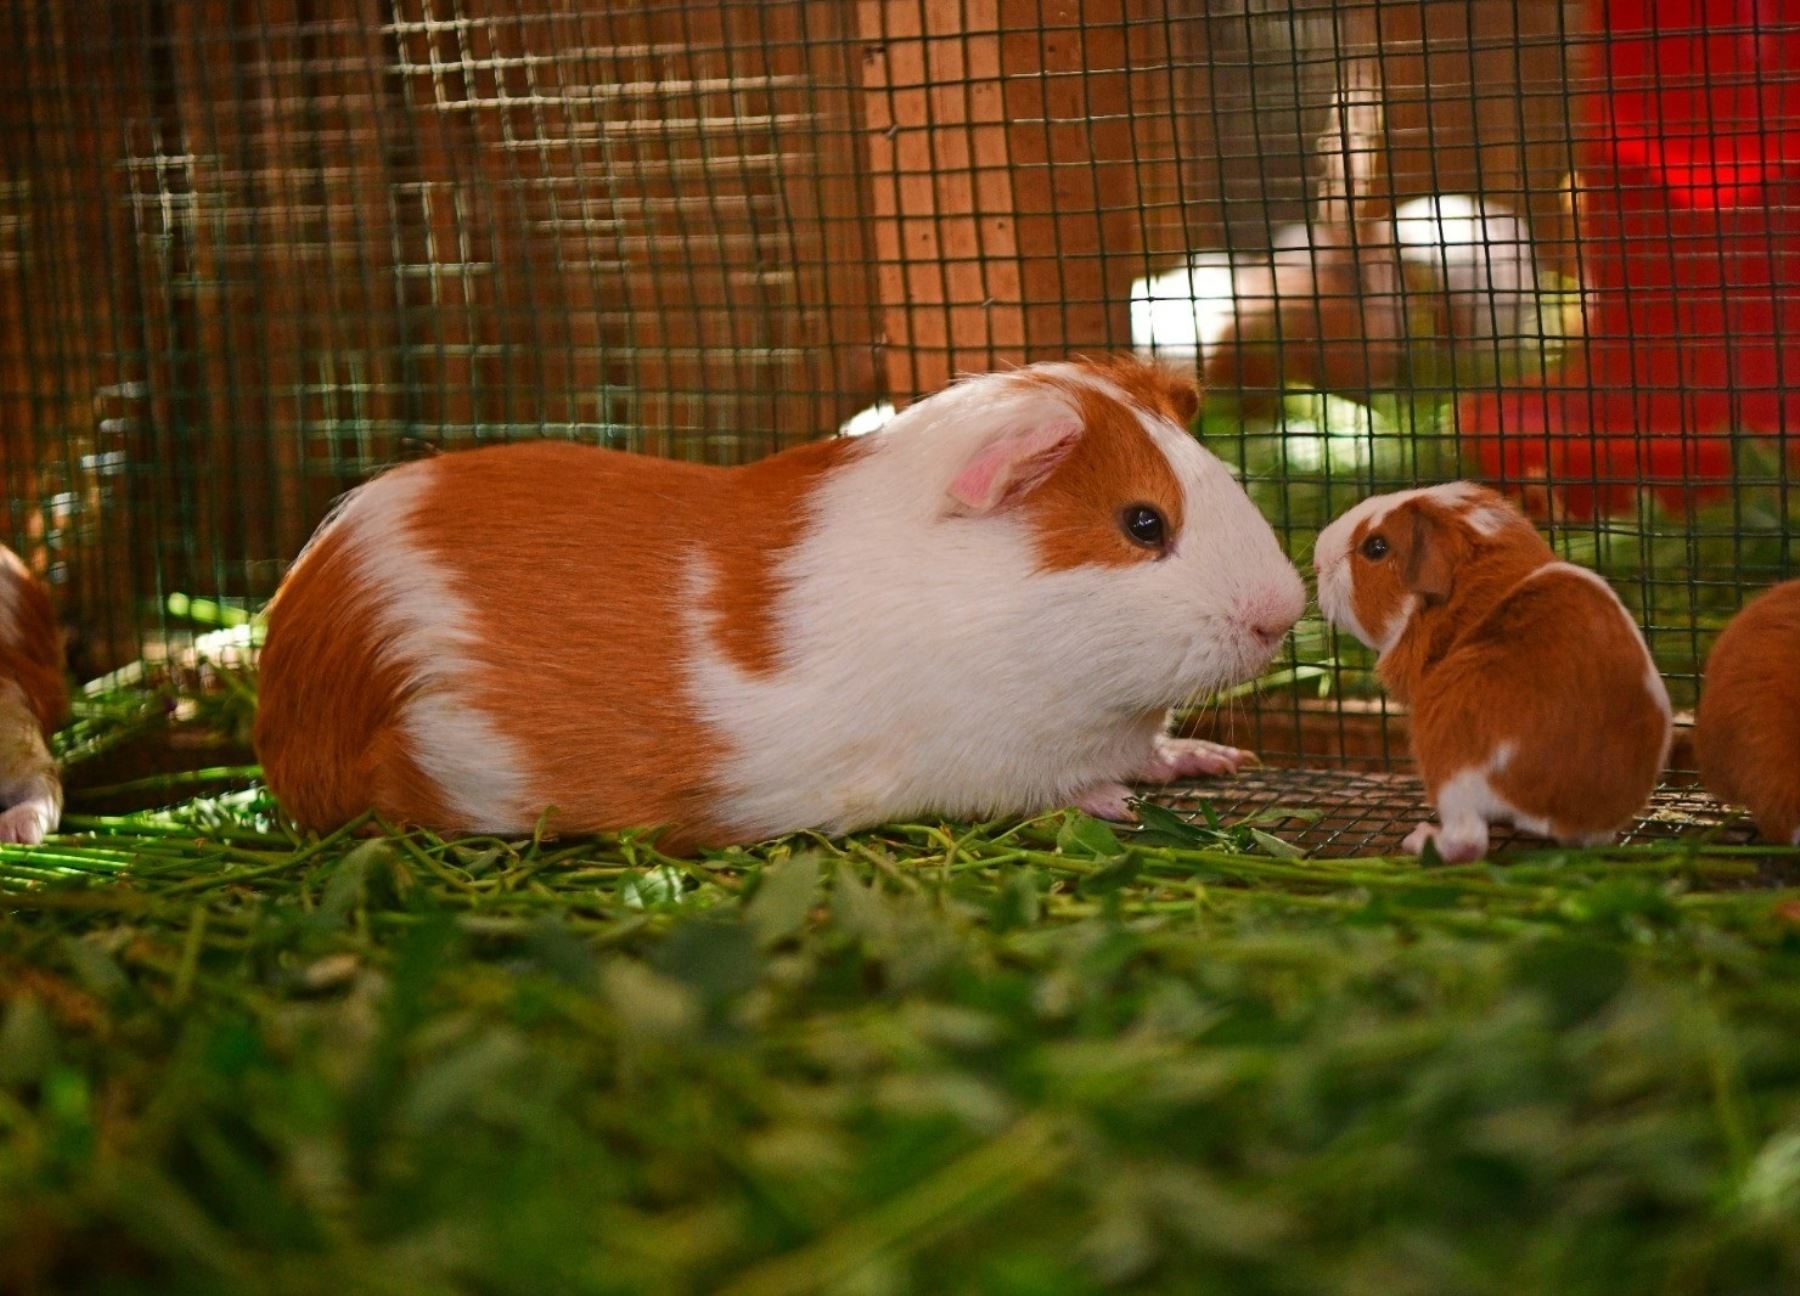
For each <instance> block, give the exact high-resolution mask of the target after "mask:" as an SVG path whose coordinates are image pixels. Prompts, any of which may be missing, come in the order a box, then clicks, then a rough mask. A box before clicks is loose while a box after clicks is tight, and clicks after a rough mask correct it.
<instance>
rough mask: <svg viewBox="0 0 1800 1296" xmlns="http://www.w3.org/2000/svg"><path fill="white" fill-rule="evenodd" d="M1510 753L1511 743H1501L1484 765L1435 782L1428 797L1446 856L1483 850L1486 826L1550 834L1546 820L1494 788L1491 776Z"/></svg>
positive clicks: (1544, 834)
mask: <svg viewBox="0 0 1800 1296" xmlns="http://www.w3.org/2000/svg"><path fill="white" fill-rule="evenodd" d="M1513 755H1514V751H1513V746H1512V744H1511V743H1502V744H1501V745H1500V747H1499V748H1498V749H1496V750H1495V752H1494V754H1493V756H1492V757H1490V758H1489V760H1488V762H1487V764H1486V765H1485V766H1471V767H1470V768H1468V769H1464V770H1459V771H1458V772H1457V773H1455V774H1453V775H1452V776H1451V777H1450V778H1448V779H1446V780H1444V782H1443V783H1441V784H1439V785H1438V790H1437V795H1436V796H1435V797H1434V798H1432V803H1433V808H1434V809H1436V811H1437V814H1438V823H1439V824H1440V825H1441V827H1440V829H1439V850H1440V851H1442V852H1443V854H1444V855H1445V857H1446V858H1453V857H1456V856H1461V855H1467V854H1469V852H1470V851H1471V850H1472V852H1473V855H1472V856H1471V857H1479V856H1480V855H1483V854H1485V853H1486V852H1487V842H1488V826H1489V825H1490V824H1511V825H1513V826H1514V827H1515V828H1522V829H1524V830H1525V831H1526V832H1529V833H1536V834H1537V835H1538V836H1540V837H1554V836H1555V833H1554V832H1553V831H1552V829H1551V826H1550V824H1549V822H1548V821H1547V820H1544V819H1540V818H1538V817H1537V816H1535V815H1528V814H1524V813H1521V812H1520V811H1519V810H1518V808H1517V807H1515V806H1514V805H1513V804H1512V803H1511V802H1509V801H1508V800H1507V799H1506V798H1505V797H1503V796H1501V795H1500V794H1499V793H1498V792H1496V791H1495V790H1494V785H1493V782H1492V776H1493V775H1495V774H1498V773H1499V772H1500V771H1501V770H1503V769H1505V768H1506V766H1507V764H1508V763H1509V762H1510V761H1511V760H1512V758H1513Z"/></svg>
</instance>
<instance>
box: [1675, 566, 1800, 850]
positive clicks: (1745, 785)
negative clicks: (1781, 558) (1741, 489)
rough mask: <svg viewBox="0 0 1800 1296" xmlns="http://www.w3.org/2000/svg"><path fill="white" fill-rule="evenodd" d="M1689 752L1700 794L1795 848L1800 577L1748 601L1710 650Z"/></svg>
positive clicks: (1798, 831) (1798, 824)
mask: <svg viewBox="0 0 1800 1296" xmlns="http://www.w3.org/2000/svg"><path fill="white" fill-rule="evenodd" d="M1694 752H1695V755H1696V756H1697V757H1698V758H1699V764H1700V781H1701V782H1702V783H1704V784H1705V785H1706V789H1707V791H1709V792H1711V793H1712V794H1713V795H1714V796H1715V797H1717V798H1718V799H1719V800H1721V801H1726V802H1729V803H1731V804H1733V805H1741V806H1744V807H1746V808H1748V809H1749V811H1750V814H1751V817H1752V818H1754V819H1755V820H1756V826H1757V828H1758V829H1759V830H1760V831H1761V832H1762V835H1763V836H1764V837H1766V838H1767V839H1768V840H1770V841H1775V842H1784V843H1788V844H1791V845H1794V846H1800V580H1793V581H1787V582H1785V583H1784V584H1781V585H1777V586H1775V588H1773V589H1771V590H1769V591H1768V592H1767V593H1765V594H1761V595H1758V596H1757V597H1756V598H1754V599H1752V600H1751V601H1750V603H1749V604H1748V605H1747V606H1746V607H1745V608H1744V610H1743V611H1741V612H1739V613H1738V614H1737V616H1735V617H1733V618H1732V620H1731V624H1730V625H1728V626H1726V627H1725V632H1724V633H1723V634H1721V635H1720V636H1719V641H1718V642H1717V643H1716V644H1714V645H1713V650H1712V653H1711V654H1710V655H1709V656H1708V657H1707V659H1706V680H1705V683H1704V685H1703V686H1702V688H1701V692H1700V710H1699V713H1698V714H1697V715H1696V716H1695V719H1694Z"/></svg>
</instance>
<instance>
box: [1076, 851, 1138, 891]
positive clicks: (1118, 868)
mask: <svg viewBox="0 0 1800 1296" xmlns="http://www.w3.org/2000/svg"><path fill="white" fill-rule="evenodd" d="M1143 869H1144V862H1143V860H1141V859H1139V858H1138V857H1137V856H1136V855H1126V856H1124V857H1123V858H1121V859H1117V860H1114V861H1113V862H1112V863H1110V864H1108V865H1107V866H1106V867H1105V868H1102V869H1098V870H1096V871H1095V872H1092V873H1089V874H1087V875H1086V876H1084V877H1083V878H1082V879H1081V881H1080V882H1079V883H1077V884H1076V890H1077V891H1079V892H1080V893H1081V894H1082V895H1110V894H1112V893H1114V892H1117V891H1120V890H1122V889H1123V888H1125V887H1128V886H1130V885H1131V884H1132V883H1133V882H1135V881H1136V880H1137V875H1138V874H1139V873H1141V872H1143Z"/></svg>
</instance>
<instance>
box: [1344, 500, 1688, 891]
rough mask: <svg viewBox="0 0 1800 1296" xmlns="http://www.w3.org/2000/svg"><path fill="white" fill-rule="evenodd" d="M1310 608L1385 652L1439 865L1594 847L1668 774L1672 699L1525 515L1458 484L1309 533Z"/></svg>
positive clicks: (1578, 574) (1644, 653)
mask: <svg viewBox="0 0 1800 1296" xmlns="http://www.w3.org/2000/svg"><path fill="white" fill-rule="evenodd" d="M1313 553H1314V565H1315V567H1316V568H1317V569H1318V573H1319V606H1320V608H1321V610H1322V611H1323V612H1324V613H1325V615H1326V617H1327V618H1329V619H1330V620H1331V621H1332V623H1333V624H1335V625H1337V626H1339V627H1340V628H1342V629H1344V630H1347V631H1349V632H1350V633H1351V634H1353V635H1355V636H1356V637H1357V638H1358V639H1360V640H1362V641H1363V642H1364V643H1365V644H1368V645H1369V646H1370V647H1371V648H1374V649H1377V650H1378V651H1379V652H1380V653H1381V658H1380V662H1379V663H1378V665H1377V668H1376V669H1377V671H1378V673H1379V674H1380V676H1381V680H1382V683H1383V684H1385V685H1386V686H1387V689H1388V691H1389V692H1390V693H1391V694H1393V696H1394V697H1395V698H1397V699H1398V700H1399V701H1401V702H1403V703H1406V704H1407V705H1408V706H1409V707H1410V708H1411V711H1412V716H1411V720H1412V725H1411V728H1412V748H1413V757H1414V759H1415V760H1416V761H1417V762H1418V766H1419V773H1420V775H1421V776H1422V777H1423V779H1424V780H1425V788H1426V791H1427V793H1428V794H1429V795H1430V798H1431V804H1432V807H1433V808H1434V809H1435V810H1436V811H1437V813H1438V818H1439V820H1440V821H1441V825H1442V826H1441V827H1440V826H1437V825H1433V824H1430V823H1425V824H1421V825H1419V827H1418V828H1417V829H1416V830H1415V831H1414V832H1413V833H1412V835H1411V836H1409V837H1408V838H1407V840H1406V848H1407V849H1408V850H1409V851H1412V852H1414V853H1418V852H1421V851H1423V850H1424V848H1425V843H1426V842H1427V841H1435V842H1436V843H1437V848H1438V853H1439V854H1440V855H1442V856H1443V858H1444V859H1446V860H1448V861H1450V862H1452V863H1461V862H1466V861H1468V860H1474V859H1479V858H1481V856H1482V855H1484V854H1486V853H1487V844H1488V826H1489V825H1490V824H1496V823H1511V824H1514V825H1516V826H1517V827H1520V828H1523V829H1525V830H1527V831H1529V832H1534V833H1537V834H1539V835H1540V836H1545V837H1553V838H1555V839H1557V840H1558V841H1561V842H1565V843H1571V844H1574V843H1580V844H1597V843H1600V842H1604V841H1609V840H1611V839H1612V837H1613V835H1614V834H1615V833H1616V832H1617V831H1618V830H1619V829H1620V828H1621V827H1623V826H1624V825H1625V823H1626V822H1627V821H1628V820H1630V818H1631V816H1632V815H1633V814H1635V813H1636V812H1637V811H1638V810H1639V809H1641V808H1642V807H1643V805H1644V803H1645V801H1646V800H1648V799H1649V796H1650V793H1651V792H1652V791H1653V790H1654V789H1655V786H1656V780H1657V777H1658V775H1659V774H1660V773H1661V772H1662V768H1663V762H1664V761H1665V760H1666V759H1667V757H1668V750H1669V738H1670V725H1669V695H1668V691H1667V690H1666V689H1665V688H1664V687H1663V682H1662V677H1661V676H1660V675H1658V674H1657V672H1656V666H1655V664H1654V663H1653V662H1652V661H1651V658H1650V652H1649V649H1648V648H1646V647H1645V645H1644V639H1643V636H1642V635H1641V634H1640V633H1639V632H1638V628H1637V625H1636V624H1635V623H1634V622H1633V621H1632V619H1631V614H1630V613H1629V612H1627V611H1626V610H1625V607H1624V605H1623V604H1622V603H1620V602H1619V599H1618V596H1617V595H1616V594H1614V593H1613V591H1612V588H1611V587H1610V586H1609V585H1607V583H1606V582H1605V581H1604V580H1602V579H1601V578H1600V577H1599V576H1597V575H1595V574H1594V573H1593V572H1591V571H1588V570H1587V569H1585V568H1582V567H1577V566H1575V565H1574V564H1572V563H1566V562H1559V561H1558V560H1557V558H1556V554H1555V553H1554V552H1553V551H1552V550H1551V548H1550V546H1549V545H1548V544H1546V543H1545V542H1544V539H1543V537H1542V536H1540V535H1539V534H1538V533H1537V531H1536V530H1535V529H1534V528H1533V527H1532V525H1531V523H1530V522H1528V521H1526V519H1525V517H1524V515H1523V514H1522V513H1520V512H1519V511H1518V510H1517V509H1516V508H1514V507H1513V506H1512V505H1511V504H1509V503H1507V502H1506V501H1505V500H1504V499H1502V498H1501V497H1500V496H1499V495H1498V494H1496V493H1495V492H1493V491H1491V490H1488V489H1486V488H1485V487H1481V486H1476V485H1473V484H1471V483H1468V482H1454V483H1451V484H1449V485H1446V486H1434V487H1430V488H1427V489H1424V490H1414V491H1402V492H1400V493H1398V494H1393V495H1378V496H1376V497H1374V498H1373V499H1367V500H1364V501H1363V502H1362V503H1360V504H1358V505H1357V506H1356V507H1355V508H1352V509H1350V510H1349V511H1348V512H1346V513H1345V514H1344V515H1343V516H1342V517H1340V518H1338V519H1337V520H1336V521H1334V522H1333V523H1332V524H1331V525H1330V526H1328V527H1326V528H1325V530H1324V531H1322V532H1320V534H1319V539H1318V543H1317V544H1316V545H1315V546H1314V551H1313Z"/></svg>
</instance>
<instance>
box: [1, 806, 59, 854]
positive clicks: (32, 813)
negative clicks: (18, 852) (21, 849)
mask: <svg viewBox="0 0 1800 1296" xmlns="http://www.w3.org/2000/svg"><path fill="white" fill-rule="evenodd" d="M55 826H56V814H55V812H54V811H53V810H52V809H51V808H50V807H49V806H47V805H44V804H43V803H41V802H38V801H21V802H19V804H18V805H16V806H14V807H12V809H10V810H8V811H6V812H5V813H4V814H0V842H4V843H6V844H8V845H17V846H36V845H37V844H38V843H39V842H41V841H43V840H44V837H45V836H46V835H47V834H48V833H49V831H50V830H51V829H52V828H54V827H55Z"/></svg>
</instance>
